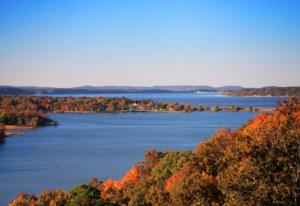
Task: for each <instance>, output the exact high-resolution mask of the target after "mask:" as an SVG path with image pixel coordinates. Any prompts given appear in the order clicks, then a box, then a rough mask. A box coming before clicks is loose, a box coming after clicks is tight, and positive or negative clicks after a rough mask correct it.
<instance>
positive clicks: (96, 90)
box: [0, 86, 242, 95]
mask: <svg viewBox="0 0 300 206" xmlns="http://www.w3.org/2000/svg"><path fill="white" fill-rule="evenodd" d="M239 89H242V87H239V86H224V87H211V86H153V87H138V86H99V87H96V86H82V87H73V88H53V87H13V86H0V94H27V95H33V94H103V93H168V92H197V91H201V92H231V91H236V90H239Z"/></svg>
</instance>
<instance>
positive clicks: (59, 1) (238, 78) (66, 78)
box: [0, 0, 300, 88]
mask: <svg viewBox="0 0 300 206" xmlns="http://www.w3.org/2000/svg"><path fill="white" fill-rule="evenodd" d="M299 11H300V1H295V0H286V1H274V0H253V1H240V0H230V1H222V0H211V1H196V0H164V1H160V0H151V1H147V0H130V1H125V0H115V1H110V0H102V1H97V0H74V1H70V0H43V1H39V0H24V1H18V0H2V1H1V2H0V84H1V85H15V86H21V85H22V86H29V85H33V86H43V87H63V88H66V87H76V86H80V85H117V86H118V85H120V86H124V85H125V86H126V85H141V86H152V85H213V86H222V85H241V86H243V87H264V86H269V85H274V86H294V85H299V84H300V81H299V76H300V58H299V57H300V27H299V25H300V12H299Z"/></svg>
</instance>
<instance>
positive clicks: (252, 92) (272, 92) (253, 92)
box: [227, 87, 300, 97]
mask: <svg viewBox="0 0 300 206" xmlns="http://www.w3.org/2000/svg"><path fill="white" fill-rule="evenodd" d="M227 95H230V96H272V97H281V96H284V97H293V96H294V97H295V96H298V97H299V96H300V87H264V88H252V89H251V88H248V89H241V90H238V91H233V92H230V93H227Z"/></svg>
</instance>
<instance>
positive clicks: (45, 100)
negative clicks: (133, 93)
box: [0, 95, 261, 127]
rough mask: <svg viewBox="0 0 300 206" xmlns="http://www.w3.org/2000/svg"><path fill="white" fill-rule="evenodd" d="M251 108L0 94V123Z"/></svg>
mask: <svg viewBox="0 0 300 206" xmlns="http://www.w3.org/2000/svg"><path fill="white" fill-rule="evenodd" d="M260 110H261V108H252V107H243V108H242V107H237V106H231V107H219V106H213V107H207V106H193V105H190V104H179V103H169V102H156V101H153V100H151V99H148V100H131V99H127V98H125V97H118V98H105V97H46V96H45V97H38V96H21V95H0V123H3V124H12V125H25V126H32V127H35V126H39V125H47V124H55V122H54V121H52V120H50V119H48V118H47V117H46V113H49V112H53V113H100V112H111V113H114V112H192V111H232V112H235V111H249V112H250V111H260Z"/></svg>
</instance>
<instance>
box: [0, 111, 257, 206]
mask: <svg viewBox="0 0 300 206" xmlns="http://www.w3.org/2000/svg"><path fill="white" fill-rule="evenodd" d="M254 115H256V114H255V113H247V112H238V113H229V112H195V113H123V114H52V115H50V117H51V118H53V119H55V120H58V121H59V122H60V125H59V126H57V127H42V128H38V129H35V130H30V131H26V132H25V135H23V136H20V137H11V138H7V139H6V143H5V144H3V145H0V183H1V184H0V198H1V199H2V200H1V201H2V202H1V204H0V205H3V204H6V203H7V202H8V201H9V200H10V199H12V198H14V197H15V196H16V195H17V193H18V192H20V191H23V192H29V193H39V192H40V191H42V190H43V189H45V188H51V189H54V188H57V187H61V188H63V189H70V188H71V187H72V186H74V185H75V184H78V183H85V182H87V181H88V180H89V179H90V178H92V177H98V178H100V179H106V178H109V177H112V178H120V177H121V176H122V175H123V174H124V172H125V171H126V170H128V169H129V168H130V166H131V165H132V164H134V163H136V162H137V161H138V160H142V159H143V155H144V152H145V151H146V150H147V149H149V148H156V149H158V150H164V151H165V150H185V149H193V148H194V147H195V146H196V144H197V143H199V142H201V141H202V140H203V139H204V138H208V137H210V135H211V134H212V133H213V132H214V131H215V130H216V129H217V128H219V127H230V128H236V127H238V126H240V125H241V124H242V123H244V122H246V121H247V120H248V119H250V118H251V117H253V116H254Z"/></svg>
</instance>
